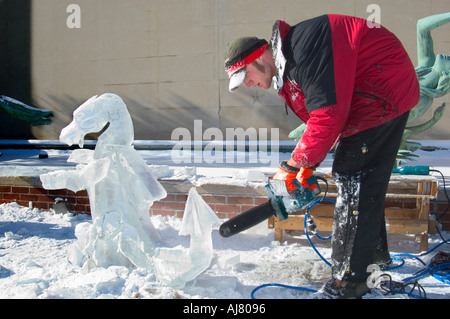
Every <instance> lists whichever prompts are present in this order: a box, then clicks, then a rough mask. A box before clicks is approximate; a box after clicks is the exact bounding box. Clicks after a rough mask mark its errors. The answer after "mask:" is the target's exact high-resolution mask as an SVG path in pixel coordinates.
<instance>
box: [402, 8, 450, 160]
mask: <svg viewBox="0 0 450 319" xmlns="http://www.w3.org/2000/svg"><path fill="white" fill-rule="evenodd" d="M448 22H450V12H448V13H443V14H437V15H433V16H429V17H426V18H423V19H420V20H419V21H418V22H417V57H418V66H417V68H416V73H417V77H418V79H419V83H420V101H419V103H418V104H417V106H416V107H414V108H413V109H412V110H411V113H410V115H409V119H408V122H411V121H413V120H415V119H418V118H420V117H421V116H423V115H424V114H425V112H427V111H428V109H429V108H430V107H431V105H432V104H433V100H434V99H435V98H439V97H442V96H444V95H446V94H447V93H448V92H449V91H450V55H444V54H438V55H437V56H436V55H435V53H434V44H433V38H432V37H431V31H432V30H433V29H436V28H438V27H440V26H442V25H444V24H446V23H448ZM444 110H445V103H443V104H442V105H441V106H439V107H438V108H436V110H435V111H434V114H433V117H432V118H431V119H430V120H429V121H427V122H425V123H423V124H421V125H417V126H409V127H408V126H407V127H406V129H405V132H404V134H403V138H402V143H401V145H400V151H399V154H398V156H397V159H398V160H401V159H406V158H409V159H411V157H412V156H414V155H413V154H412V152H414V151H416V150H418V149H419V148H420V147H421V146H422V145H421V144H420V143H417V142H411V141H407V139H408V138H409V137H410V136H411V135H412V134H415V133H419V132H423V131H425V130H427V129H429V128H430V127H432V126H433V125H435V124H436V123H437V122H438V121H439V120H440V119H441V118H442V116H443V114H444Z"/></svg>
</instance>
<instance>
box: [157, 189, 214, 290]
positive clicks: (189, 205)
mask: <svg viewBox="0 0 450 319" xmlns="http://www.w3.org/2000/svg"><path fill="white" fill-rule="evenodd" d="M218 222H219V219H218V217H217V216H216V214H215V213H214V212H213V211H212V209H211V208H210V207H209V206H208V204H206V203H205V202H204V200H203V199H202V197H201V196H200V194H198V192H197V191H196V190H195V188H191V189H190V191H189V195H188V200H187V202H186V207H185V210H184V217H183V222H182V226H181V229H180V232H179V235H182V236H183V235H190V236H191V239H190V247H189V249H186V248H183V247H175V248H159V249H157V250H156V252H155V256H154V258H153V262H154V266H155V269H156V273H157V277H158V279H159V280H160V281H161V282H163V283H165V284H167V285H168V286H171V287H173V288H176V289H181V288H183V287H184V286H185V284H186V283H187V282H188V281H191V280H192V279H194V278H195V277H197V276H198V275H199V274H200V273H202V272H203V271H204V270H205V269H207V268H208V267H209V265H210V263H211V259H212V257H213V245H212V239H211V231H212V226H213V225H214V224H217V223H218Z"/></svg>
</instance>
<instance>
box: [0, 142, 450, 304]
mask: <svg viewBox="0 0 450 319" xmlns="http://www.w3.org/2000/svg"><path fill="white" fill-rule="evenodd" d="M422 144H423V145H424V146H434V147H438V148H441V149H440V150H436V151H433V152H427V151H418V152H417V154H418V155H419V156H420V157H419V158H417V160H416V161H414V162H407V163H405V164H406V165H430V166H432V167H433V168H435V169H438V170H440V171H442V172H443V174H444V175H445V176H446V179H447V180H448V179H449V176H450V169H449V165H448V158H450V151H449V148H450V142H449V141H422ZM0 152H2V153H3V156H2V157H0V162H1V163H2V165H1V166H0V176H8V175H27V174H28V173H32V174H33V175H36V172H38V173H39V174H40V173H43V172H45V171H48V170H56V169H61V168H63V167H66V168H67V169H72V168H73V167H72V166H71V165H70V164H68V163H67V162H66V161H67V157H68V155H69V154H70V151H60V150H53V151H47V154H48V156H49V157H48V158H46V159H39V158H38V156H37V155H38V154H39V152H41V151H39V150H0ZM140 153H141V154H142V156H143V157H144V159H146V160H147V162H148V163H149V164H151V165H153V166H154V167H155V172H159V173H160V174H161V175H165V176H164V177H166V178H187V179H188V181H190V182H192V183H194V184H202V183H207V182H209V183H210V182H216V183H226V184H243V185H245V183H246V181H245V179H246V178H249V177H252V178H251V179H254V180H255V181H254V182H256V183H264V181H261V180H258V179H259V178H260V175H258V172H260V173H264V174H271V173H272V172H273V171H274V170H276V165H273V163H269V164H265V165H260V164H239V165H230V163H224V164H220V165H219V164H197V165H188V164H186V163H181V164H178V165H174V164H173V163H171V161H170V151H161V150H158V151H152V150H147V151H140ZM288 156H289V154H287V153H285V154H280V158H279V159H280V160H284V158H285V157H288ZM331 162H332V157H331V155H329V156H328V157H327V159H326V160H325V161H324V162H323V163H322V165H321V168H320V169H321V170H323V171H327V170H329V169H330V167H331ZM192 166H194V167H192ZM249 172H250V173H249ZM447 185H448V184H447ZM441 186H442V184H441ZM89 220H90V217H89V216H87V215H84V214H81V215H77V216H74V215H72V214H64V215H61V214H57V213H55V212H54V211H53V210H51V211H41V210H38V209H34V208H32V203H30V207H22V206H19V205H17V204H15V203H12V204H3V205H0V298H3V299H10V298H11V299H12V298H30V299H34V298H39V299H55V298H56V299H93V298H98V299H101V298H124V299H134V298H146V299H179V298H186V299H249V298H251V294H252V291H253V290H254V289H255V288H257V287H259V286H260V285H264V284H268V283H277V284H284V285H290V286H295V287H303V288H308V289H312V290H318V289H320V287H321V286H322V285H323V284H324V282H326V281H327V280H328V279H329V277H330V269H329V266H328V265H327V264H326V263H325V262H324V261H323V260H321V259H320V257H319V256H318V254H317V253H316V252H315V251H314V250H313V248H312V247H311V245H310V244H309V242H308V241H307V239H306V236H305V234H304V233H303V232H291V233H288V234H286V236H284V237H285V238H284V240H285V241H284V242H283V243H279V242H276V241H274V240H273V231H272V230H269V229H267V224H266V223H261V224H260V225H258V226H256V227H254V228H252V229H250V230H248V231H246V232H244V233H241V234H238V235H236V236H233V237H230V238H222V237H221V236H220V235H219V232H218V225H217V226H216V227H215V228H214V229H213V233H212V240H213V247H214V258H213V260H212V263H211V265H210V267H209V268H208V269H207V270H206V271H204V272H203V273H202V274H200V275H199V276H198V277H197V278H196V279H194V280H193V281H191V282H189V283H188V284H187V285H186V287H185V288H183V289H179V290H174V289H172V288H169V287H165V286H163V285H162V284H160V283H159V282H158V281H157V280H156V277H155V275H154V273H153V272H152V269H151V268H149V269H144V268H137V269H128V268H125V267H109V268H107V269H105V268H96V269H93V270H91V271H90V272H86V271H84V270H83V269H81V268H79V267H77V266H74V265H71V264H70V263H69V262H68V259H67V257H68V256H67V255H68V250H69V247H70V246H71V245H72V244H74V243H75V241H76V238H75V235H74V231H75V227H76V225H77V224H79V223H81V222H86V221H89ZM152 222H153V224H154V225H155V227H156V228H157V230H158V231H159V232H160V234H161V237H162V240H163V243H164V245H165V246H168V247H176V246H179V245H182V246H184V247H188V246H189V237H187V236H179V235H178V231H179V230H180V227H181V219H178V218H175V217H163V216H154V217H152ZM443 235H444V238H446V239H448V238H449V237H450V236H449V234H448V232H447V233H446V232H444V234H443ZM312 242H313V244H314V245H315V247H316V248H317V250H318V251H319V252H320V253H321V254H322V255H323V256H324V257H325V258H327V259H328V258H329V257H330V253H331V251H330V243H329V241H321V240H319V239H317V238H313V239H312ZM441 242H442V239H441V238H440V237H439V236H438V235H433V236H430V239H429V244H430V245H429V246H430V248H432V247H434V246H436V245H438V244H440V243H441ZM389 244H390V249H391V254H398V253H407V254H417V253H418V249H419V244H418V243H417V242H416V241H415V240H414V238H413V237H411V236H401V235H389ZM439 250H442V251H449V249H448V244H444V245H442V246H440V247H439V248H438V249H437V250H435V251H433V252H432V253H429V254H427V255H425V256H423V257H421V258H422V260H423V261H424V262H425V263H426V264H428V263H429V262H430V260H431V258H432V257H433V256H434V254H435V253H436V252H437V251H439ZM423 268H424V266H423V265H422V264H421V263H420V262H419V261H418V260H416V259H415V258H409V257H406V258H405V265H404V266H402V267H400V268H397V269H393V270H391V271H389V273H390V274H391V275H392V277H393V279H394V280H402V279H404V278H407V277H410V276H412V275H414V274H415V273H416V272H417V271H419V270H422V269H423ZM419 283H420V285H421V286H423V288H424V290H425V291H426V294H427V298H431V299H450V285H449V284H446V283H443V282H441V281H439V280H438V279H436V278H434V277H432V276H430V275H425V276H423V277H420V278H419ZM416 292H417V291H416ZM311 295H312V293H311V292H308V291H304V290H296V289H288V288H281V287H267V288H264V289H260V290H258V291H256V292H255V294H254V297H255V298H256V299H306V298H309V297H311ZM365 298H376V299H379V298H406V296H405V295H399V294H397V295H394V296H392V295H382V294H380V292H379V291H373V293H372V294H369V295H367V296H366V297H365Z"/></svg>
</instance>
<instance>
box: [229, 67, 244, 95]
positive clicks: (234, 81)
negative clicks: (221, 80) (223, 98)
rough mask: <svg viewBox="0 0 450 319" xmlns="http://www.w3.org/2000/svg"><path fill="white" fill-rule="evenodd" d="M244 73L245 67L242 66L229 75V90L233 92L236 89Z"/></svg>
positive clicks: (242, 80)
mask: <svg viewBox="0 0 450 319" xmlns="http://www.w3.org/2000/svg"><path fill="white" fill-rule="evenodd" d="M246 73H247V70H246V68H243V69H240V70H239V71H237V72H235V73H233V74H232V75H231V76H230V84H229V87H228V89H229V90H230V92H235V91H236V90H237V89H238V87H239V86H240V85H241V84H242V82H244V79H245V74H246Z"/></svg>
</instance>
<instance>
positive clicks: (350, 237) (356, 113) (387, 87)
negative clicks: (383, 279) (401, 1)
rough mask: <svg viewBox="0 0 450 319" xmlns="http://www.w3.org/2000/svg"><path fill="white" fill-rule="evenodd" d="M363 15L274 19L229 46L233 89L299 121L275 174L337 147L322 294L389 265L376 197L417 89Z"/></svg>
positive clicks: (348, 290) (406, 66)
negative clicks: (258, 95) (272, 101)
mask: <svg viewBox="0 0 450 319" xmlns="http://www.w3.org/2000/svg"><path fill="white" fill-rule="evenodd" d="M371 26H372V27H370V26H368V24H367V21H366V20H364V19H360V18H356V17H350V16H342V15H332V14H330V15H323V16H320V17H316V18H313V19H310V20H307V21H304V22H301V23H299V24H297V25H295V26H290V25H288V24H287V23H285V22H284V21H281V20H280V21H277V22H276V23H275V25H274V27H273V33H272V39H271V41H270V43H268V42H267V41H265V40H262V39H258V38H255V37H245V38H240V39H237V40H235V41H233V42H232V43H230V44H229V45H228V47H227V51H226V55H225V69H226V71H227V73H228V75H229V77H230V84H229V89H230V91H231V92H233V91H234V90H236V89H237V87H238V86H239V85H241V84H242V83H244V84H245V85H246V86H247V87H251V86H255V87H262V88H264V89H269V88H270V86H271V84H272V82H274V86H275V89H276V90H277V91H278V94H279V96H280V97H281V98H282V99H283V100H284V101H285V103H286V104H287V105H288V106H289V107H290V108H291V110H292V111H293V112H294V113H295V114H296V115H297V116H298V117H299V118H300V119H301V120H302V121H303V122H304V123H306V124H307V126H306V130H305V132H304V134H303V136H302V138H301V140H300V141H299V142H298V144H297V146H296V148H295V150H294V152H293V153H292V158H291V159H290V160H289V161H287V162H283V163H281V165H280V168H279V170H278V172H277V173H276V174H275V176H274V177H273V178H274V179H281V180H284V181H286V183H287V186H288V188H291V187H293V186H292V181H293V180H294V179H297V180H299V182H300V184H302V185H303V186H306V187H314V185H308V183H307V182H306V180H307V179H308V178H309V177H310V176H311V175H312V174H313V171H314V169H315V168H316V167H318V166H319V165H320V163H321V162H322V161H323V160H324V159H325V157H326V155H327V153H328V152H329V151H330V150H331V149H332V148H333V147H334V146H336V149H335V152H334V161H333V170H332V173H333V178H334V180H335V182H336V186H337V188H338V198H337V203H336V207H335V212H334V223H333V238H332V279H331V280H330V281H329V282H328V283H327V284H326V285H325V286H324V287H323V288H322V290H321V292H322V293H323V295H324V296H327V297H333V298H352V297H357V298H358V297H361V296H362V295H364V294H365V293H366V292H368V291H369V289H368V287H367V285H366V280H367V277H368V275H369V273H368V272H367V267H368V266H369V265H370V264H373V263H375V262H379V261H380V259H381V260H382V261H385V262H389V260H390V256H389V252H388V247H387V238H386V225H385V219H384V200H385V196H386V191H387V186H388V183H389V179H390V175H391V171H392V168H393V167H394V164H395V158H396V154H397V152H398V148H399V145H400V141H401V137H402V134H403V131H404V128H405V125H406V122H407V119H408V114H409V110H411V109H412V108H413V107H414V106H415V105H416V104H417V103H418V101H419V97H420V89H419V83H418V80H417V76H416V73H415V70H414V67H413V65H412V63H411V60H410V59H409V57H408V54H407V53H406V51H405V49H404V48H403V46H402V44H401V42H400V41H399V40H398V39H397V38H396V37H395V36H394V35H393V34H392V33H391V32H389V31H388V30H386V29H385V28H383V27H382V26H379V25H377V26H375V27H374V26H373V24H371Z"/></svg>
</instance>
